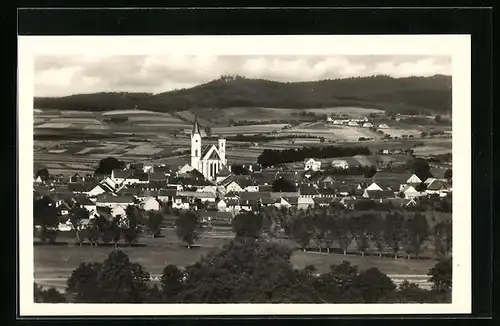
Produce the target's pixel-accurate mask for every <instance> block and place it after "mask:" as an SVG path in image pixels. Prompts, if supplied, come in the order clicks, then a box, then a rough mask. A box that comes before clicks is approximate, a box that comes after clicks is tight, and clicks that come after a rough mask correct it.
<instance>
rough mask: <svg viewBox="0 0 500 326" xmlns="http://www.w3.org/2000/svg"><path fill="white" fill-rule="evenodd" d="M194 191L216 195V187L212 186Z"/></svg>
mask: <svg viewBox="0 0 500 326" xmlns="http://www.w3.org/2000/svg"><path fill="white" fill-rule="evenodd" d="M196 191H198V192H212V193H214V194H216V193H217V186H213V185H211V186H204V187H202V188H198V189H196Z"/></svg>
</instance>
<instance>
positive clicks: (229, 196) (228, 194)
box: [224, 191, 240, 198]
mask: <svg viewBox="0 0 500 326" xmlns="http://www.w3.org/2000/svg"><path fill="white" fill-rule="evenodd" d="M224 197H225V198H231V197H240V195H239V194H238V193H236V192H234V191H230V192H228V193H226V194H225V195H224Z"/></svg>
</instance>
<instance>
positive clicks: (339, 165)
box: [332, 160, 349, 170]
mask: <svg viewBox="0 0 500 326" xmlns="http://www.w3.org/2000/svg"><path fill="white" fill-rule="evenodd" d="M332 167H333V168H336V169H344V170H346V169H348V168H349V163H347V161H346V160H333V161H332Z"/></svg>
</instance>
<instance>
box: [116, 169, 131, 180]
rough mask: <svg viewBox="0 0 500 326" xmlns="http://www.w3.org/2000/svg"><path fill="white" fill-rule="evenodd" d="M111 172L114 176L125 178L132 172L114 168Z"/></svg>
mask: <svg viewBox="0 0 500 326" xmlns="http://www.w3.org/2000/svg"><path fill="white" fill-rule="evenodd" d="M112 173H113V176H114V177H115V178H121V179H126V178H128V177H130V175H131V174H132V172H131V171H130V170H119V169H114V170H113V172H112Z"/></svg>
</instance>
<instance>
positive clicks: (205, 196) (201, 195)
mask: <svg viewBox="0 0 500 326" xmlns="http://www.w3.org/2000/svg"><path fill="white" fill-rule="evenodd" d="M176 196H177V197H185V198H188V199H190V200H196V199H199V200H201V202H215V199H216V197H217V196H216V194H215V193H213V192H201V191H178V192H177V195H176Z"/></svg>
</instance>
